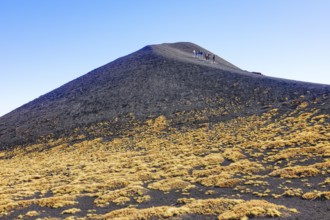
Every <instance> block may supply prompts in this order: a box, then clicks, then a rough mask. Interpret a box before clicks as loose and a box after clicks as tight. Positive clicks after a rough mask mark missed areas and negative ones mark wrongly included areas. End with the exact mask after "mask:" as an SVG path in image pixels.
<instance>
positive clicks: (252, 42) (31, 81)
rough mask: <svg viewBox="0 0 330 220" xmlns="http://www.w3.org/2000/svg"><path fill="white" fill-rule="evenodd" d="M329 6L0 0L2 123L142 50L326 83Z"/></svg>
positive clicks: (303, 0) (279, 0)
mask: <svg viewBox="0 0 330 220" xmlns="http://www.w3.org/2000/svg"><path fill="white" fill-rule="evenodd" d="M329 12H330V1H328V0H314V1H311V0H268V1H265V0H226V1H225V0H208V1H201V0H120V1H117V0H107V1H106V0H0V33H1V34H0V83H1V85H0V100H1V105H0V116H1V115H3V114H5V113H8V112H10V111H11V110H14V109H15V108H17V107H19V106H21V105H23V104H25V103H27V102H29V101H31V100H33V99H35V98H38V97H39V96H40V95H43V94H45V93H47V92H49V91H51V90H53V89H55V88H57V87H59V86H61V85H62V84H64V83H66V82H68V81H71V80H73V79H75V78H77V77H79V76H81V75H83V74H85V73H87V72H89V71H91V70H93V69H95V68H97V67H99V66H101V65H103V64H106V63H108V62H110V61H112V60H114V59H116V58H118V57H121V56H124V55H127V54H129V53H132V52H134V51H136V50H138V49H140V48H142V47H144V46H145V45H148V44H158V43H165V42H178V41H189V42H193V43H196V44H198V45H200V46H202V47H204V48H207V49H209V50H210V51H212V52H214V53H216V54H217V55H219V56H221V57H222V58H224V59H226V60H228V61H229V62H231V63H233V64H235V65H236V66H238V67H240V68H242V69H244V70H248V71H258V72H262V73H263V74H265V75H268V76H275V77H280V78H287V79H294V80H300V81H309V82H316V83H324V84H330V74H329V69H330V62H329V60H330V59H329V58H330V13H329Z"/></svg>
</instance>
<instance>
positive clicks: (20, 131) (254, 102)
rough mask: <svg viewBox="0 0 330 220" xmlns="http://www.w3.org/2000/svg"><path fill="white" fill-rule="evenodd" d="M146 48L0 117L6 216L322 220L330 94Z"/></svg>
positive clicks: (329, 187) (167, 49)
mask: <svg viewBox="0 0 330 220" xmlns="http://www.w3.org/2000/svg"><path fill="white" fill-rule="evenodd" d="M193 50H195V51H203V52H205V53H210V54H211V52H210V51H207V50H206V49H203V48H201V47H199V46H197V45H195V44H192V43H175V44H161V45H151V46H147V47H145V48H142V49H141V50H139V51H137V52H135V53H132V54H130V55H128V56H125V57H122V58H119V59H117V60H115V61H113V62H111V63H109V64H106V65H105V66H103V67H100V68H98V69H96V70H93V71H91V72H90V73H88V74H86V75H84V76H82V77H80V78H78V79H76V80H73V81H71V82H69V83H67V84H65V85H63V86H62V87H60V88H58V89H56V90H54V91H52V92H50V93H48V94H46V95H43V96H41V97H40V98H38V99H36V100H34V101H32V102H30V103H28V104H26V105H24V106H22V107H20V108H19V109H17V110H15V111H13V112H11V113H9V114H7V115H5V116H3V117H1V118H0V149H2V150H1V151H0V167H1V169H0V179H1V182H0V218H2V219H37V218H38V219H164V218H170V219H248V218H257V219H264V218H274V219H327V218H328V216H329V211H330V210H329V207H330V124H329V123H330V98H329V95H330V86H328V85H318V84H311V83H303V82H297V81H290V80H285V79H277V78H271V77H267V76H264V75H259V74H255V73H252V72H247V71H243V70H241V69H239V68H238V67H236V66H234V65H233V64H231V63H229V62H227V61H225V60H223V59H222V58H220V57H218V56H217V57H216V60H215V62H213V61H212V59H211V60H205V59H204V58H203V57H200V56H195V55H194V54H193V53H192V51H193Z"/></svg>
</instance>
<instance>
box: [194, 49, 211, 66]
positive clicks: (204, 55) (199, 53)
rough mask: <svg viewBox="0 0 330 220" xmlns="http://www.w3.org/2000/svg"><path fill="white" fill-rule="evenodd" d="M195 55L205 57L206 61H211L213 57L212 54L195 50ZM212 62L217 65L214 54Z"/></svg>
mask: <svg viewBox="0 0 330 220" xmlns="http://www.w3.org/2000/svg"><path fill="white" fill-rule="evenodd" d="M193 53H194V57H202V58H203V57H204V59H205V60H210V57H211V55H212V54H210V53H204V52H203V51H200V50H199V51H197V50H194V51H193ZM212 61H213V63H215V55H214V54H213V55H212Z"/></svg>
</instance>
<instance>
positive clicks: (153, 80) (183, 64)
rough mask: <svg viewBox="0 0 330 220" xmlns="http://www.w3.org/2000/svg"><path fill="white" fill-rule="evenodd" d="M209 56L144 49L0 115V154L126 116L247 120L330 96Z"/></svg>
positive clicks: (171, 47) (186, 46) (190, 47)
mask: <svg viewBox="0 0 330 220" xmlns="http://www.w3.org/2000/svg"><path fill="white" fill-rule="evenodd" d="M193 51H195V52H198V51H200V52H203V53H204V54H210V56H211V58H210V59H209V60H206V59H205V58H204V57H203V56H199V55H198V56H197V55H195V54H194V53H193ZM212 56H213V53H212V52H210V51H208V50H206V49H204V48H202V47H200V46H198V45H195V44H193V43H187V42H181V43H172V44H168V43H166V44H159V45H150V46H146V47H144V48H142V49H140V50H138V51H136V52H134V53H132V54H130V55H127V56H124V57H121V58H119V59H117V60H115V61H113V62H110V63H108V64H106V65H104V66H102V67H100V68H97V69H95V70H93V71H91V72H89V73H87V74H86V75H83V76H81V77H79V78H77V79H75V80H73V81H71V82H69V83H67V84H65V85H63V86H61V87H59V88H57V89H55V90H53V91H51V92H49V93H47V94H45V95H43V96H41V97H39V98H37V99H35V100H33V101H31V102H29V103H27V104H25V105H23V106H22V107H20V108H18V109H16V110H14V111H12V112H11V113H9V114H7V115H5V116H3V117H1V118H0V148H6V147H9V146H13V145H17V144H26V143H30V142H35V141H37V139H39V138H40V137H46V136H48V135H53V136H61V135H63V134H65V133H70V132H72V129H75V128H78V127H84V126H89V125H92V124H94V123H98V122H101V121H107V120H115V119H116V121H118V124H122V123H121V122H120V121H121V120H124V118H125V117H126V116H127V115H128V114H133V115H134V117H136V118H137V119H141V120H144V119H146V118H147V117H152V116H157V115H165V116H167V117H171V116H173V115H174V114H175V113H177V112H182V111H198V110H202V109H209V110H211V109H219V108H222V109H223V112H227V113H230V114H236V115H237V114H245V113H246V114H249V113H255V112H258V111H259V110H260V109H261V108H263V107H264V106H267V105H270V104H272V105H278V104H279V103H283V102H285V101H287V100H293V99H295V98H298V97H300V96H301V95H307V96H315V94H320V93H324V94H328V93H329V91H330V89H329V86H324V85H323V86H322V85H317V84H308V83H301V82H295V81H289V80H283V79H275V78H270V77H266V76H262V75H258V74H255V73H251V72H247V71H243V70H241V69H240V68H238V67H236V66H234V65H233V64H231V63H229V62H228V61H226V60H224V59H222V58H221V57H219V56H215V61H214V62H213V60H212ZM217 117H218V116H217ZM218 118H219V117H218ZM218 120H219V119H218ZM178 123H179V122H178Z"/></svg>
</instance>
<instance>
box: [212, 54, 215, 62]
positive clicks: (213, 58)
mask: <svg viewBox="0 0 330 220" xmlns="http://www.w3.org/2000/svg"><path fill="white" fill-rule="evenodd" d="M212 60H213V63H215V55H214V54H213V57H212Z"/></svg>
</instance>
